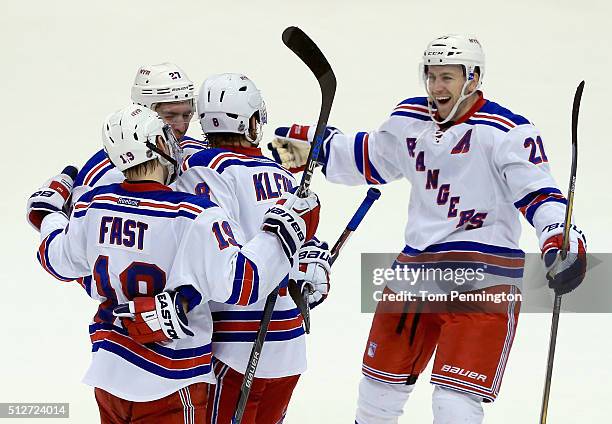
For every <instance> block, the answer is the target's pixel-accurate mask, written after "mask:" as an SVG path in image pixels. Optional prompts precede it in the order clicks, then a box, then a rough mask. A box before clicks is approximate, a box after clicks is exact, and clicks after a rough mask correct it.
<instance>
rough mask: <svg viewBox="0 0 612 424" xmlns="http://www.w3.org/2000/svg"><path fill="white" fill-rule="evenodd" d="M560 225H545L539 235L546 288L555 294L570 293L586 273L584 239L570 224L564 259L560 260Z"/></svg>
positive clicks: (561, 237)
mask: <svg viewBox="0 0 612 424" xmlns="http://www.w3.org/2000/svg"><path fill="white" fill-rule="evenodd" d="M563 227H564V224H562V223H555V224H551V225H547V226H546V227H544V229H543V230H542V234H541V235H540V249H541V250H542V260H543V261H544V265H545V266H546V269H547V270H548V273H547V275H546V278H547V279H548V286H549V287H550V288H551V289H553V290H554V291H555V293H556V294H559V295H563V294H567V293H569V292H571V291H572V290H574V289H575V288H576V287H578V286H579V285H580V283H582V280H584V275H585V273H586V263H587V259H586V237H585V236H584V234H583V233H582V231H581V230H579V229H578V227H576V226H575V225H573V224H572V227H571V228H570V232H569V236H570V242H569V248H568V252H567V256H566V257H565V259H561V255H560V252H561V250H560V249H561V246H562V244H563Z"/></svg>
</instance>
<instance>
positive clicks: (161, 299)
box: [113, 292, 193, 344]
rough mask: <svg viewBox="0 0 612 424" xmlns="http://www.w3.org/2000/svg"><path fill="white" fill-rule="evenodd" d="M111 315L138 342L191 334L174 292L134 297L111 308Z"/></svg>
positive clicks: (179, 297) (178, 299)
mask: <svg viewBox="0 0 612 424" xmlns="http://www.w3.org/2000/svg"><path fill="white" fill-rule="evenodd" d="M113 315H115V316H116V317H119V318H121V322H122V324H123V326H124V327H125V329H126V330H127V332H128V334H129V335H130V337H132V339H134V340H135V341H137V342H138V343H141V344H146V343H154V342H164V341H168V340H178V339H184V338H185V337H189V336H193V331H192V330H191V328H189V323H188V321H187V315H186V314H185V309H184V305H183V296H181V295H180V294H179V293H178V292H162V293H160V294H158V295H156V296H154V297H135V298H134V300H131V301H129V302H127V303H122V304H120V305H119V306H117V307H115V309H114V310H113Z"/></svg>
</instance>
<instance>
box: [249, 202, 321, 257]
mask: <svg viewBox="0 0 612 424" xmlns="http://www.w3.org/2000/svg"><path fill="white" fill-rule="evenodd" d="M320 207H321V205H320V203H319V198H318V197H317V195H316V194H314V193H313V192H309V194H308V196H307V197H304V198H299V197H297V196H296V195H295V194H293V193H290V192H285V193H283V195H282V196H281V198H280V199H279V200H278V202H276V204H275V205H274V206H272V207H271V208H270V209H268V211H267V212H266V213H265V215H264V219H263V223H262V225H261V229H262V230H263V231H268V232H270V233H272V234H274V235H276V237H278V240H279V241H280V242H281V245H282V247H283V251H284V252H285V255H287V259H289V262H290V263H291V264H293V256H294V255H295V254H296V253H297V251H298V250H299V249H300V248H301V247H302V245H303V244H304V242H305V241H306V240H309V239H311V238H312V237H313V235H314V233H315V232H316V231H317V226H318V225H319V210H320Z"/></svg>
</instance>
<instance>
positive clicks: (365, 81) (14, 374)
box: [0, 0, 612, 424]
mask: <svg viewBox="0 0 612 424" xmlns="http://www.w3.org/2000/svg"><path fill="white" fill-rule="evenodd" d="M611 12H612V5H610V3H609V2H607V1H603V0H601V1H596V0H583V1H580V2H576V1H568V0H562V1H557V0H546V1H526V0H516V1H512V2H506V1H487V2H477V3H469V2H459V1H455V2H450V1H435V2H415V1H408V0H402V1H399V0H398V1H378V2H372V1H362V0H352V1H347V0H343V1H324V0H314V1H308V2H306V1H303V2H296V1H276V0H275V1H263V2H248V1H233V2H230V1H223V2H212V1H198V2H195V1H192V2H187V1H178V0H177V1H173V2H168V1H163V2H162V1H158V0H149V1H134V2H126V1H116V0H106V1H104V2H84V1H75V0H64V1H59V2H47V1H20V2H10V3H6V4H4V5H3V12H2V15H1V16H0V45H1V46H2V48H1V50H0V51H1V52H2V53H1V54H2V65H1V66H0V81H1V83H2V87H1V88H0V90H1V93H2V102H1V103H0V116H1V117H2V134H3V143H2V144H3V149H2V153H3V155H2V156H3V164H2V166H1V167H0V169H1V170H2V171H1V172H2V181H3V185H2V186H3V195H2V196H1V197H0V204H1V207H0V210H1V211H2V212H1V213H2V222H3V224H2V240H3V243H1V244H0V258H2V266H1V267H0V281H1V284H0V306H1V311H2V318H3V319H2V322H3V331H2V342H1V343H0V402H70V416H71V418H70V419H69V420H65V421H62V422H71V423H90V422H96V421H97V420H98V412H97V407H96V404H95V401H94V398H93V390H92V389H91V388H89V387H87V386H85V385H83V384H82V383H80V379H81V377H82V376H83V374H84V372H85V370H86V368H87V366H88V362H89V357H90V344H89V337H88V333H87V324H88V322H89V320H90V318H91V317H92V315H93V313H94V310H95V308H96V305H95V304H94V302H93V301H91V300H90V299H89V298H87V297H86V296H85V295H84V293H83V292H82V289H81V288H80V287H78V286H74V285H72V284H70V283H60V282H58V281H55V280H53V279H52V278H51V277H50V276H48V275H47V274H45V273H44V272H43V270H42V269H41V268H40V267H39V266H38V264H37V262H36V259H35V249H36V247H37V245H38V243H37V242H38V236H37V234H36V233H35V232H34V231H33V230H32V229H31V228H30V227H29V226H28V225H27V224H26V222H25V219H24V211H25V202H26V198H27V196H29V195H30V194H31V192H32V191H33V190H34V189H36V188H37V187H39V185H40V184H41V183H42V182H43V181H44V180H46V178H48V177H49V176H51V175H53V174H55V173H56V172H58V171H59V170H60V169H62V168H63V166H64V165H66V164H68V163H73V164H75V165H78V166H82V164H83V163H84V162H85V160H86V159H88V158H89V157H90V156H91V154H93V153H94V152H95V151H97V150H98V149H99V148H100V146H101V139H100V126H101V122H102V119H104V117H105V116H106V115H107V114H108V113H109V112H111V111H113V110H116V109H118V108H120V107H123V106H124V105H126V104H128V102H129V93H130V91H129V90H130V86H131V84H132V80H133V77H134V74H135V72H136V70H137V68H138V67H139V65H141V64H145V63H149V64H150V63H159V62H163V61H171V62H175V63H177V64H178V65H179V66H181V67H182V68H183V69H184V70H186V72H187V73H188V74H189V76H190V77H191V79H192V80H194V82H195V83H196V85H197V86H199V84H200V83H201V82H202V80H203V79H204V78H205V77H206V76H208V75H210V74H213V73H219V72H242V73H245V74H247V75H249V76H250V77H251V78H252V79H253V80H254V81H255V82H256V84H257V85H258V86H259V88H260V89H261V90H262V92H263V94H264V98H265V100H266V103H267V105H268V113H269V125H268V126H267V127H266V129H265V134H266V135H267V137H266V136H264V137H265V138H266V142H267V139H269V138H270V136H271V134H272V133H273V129H274V128H275V127H276V126H280V125H283V124H289V123H291V122H301V123H308V122H313V121H315V120H316V117H317V114H318V109H319V93H318V87H317V85H316V81H315V80H314V78H313V77H312V75H311V74H310V73H309V71H308V70H307V68H306V67H305V66H304V65H303V64H302V63H301V62H299V60H298V59H297V58H296V57H295V56H294V55H293V54H292V53H291V52H290V51H289V50H288V49H286V48H285V47H284V45H283V44H282V42H281V38H280V35H281V32H282V30H283V29H284V28H285V27H286V26H289V25H298V26H300V27H301V28H302V29H304V30H305V31H306V32H307V33H308V34H310V36H311V37H312V38H313V39H314V40H315V41H316V42H317V43H318V45H319V46H320V47H321V49H322V50H323V52H324V53H325V54H326V56H327V57H328V59H329V61H330V62H331V64H332V66H333V68H334V70H335V73H336V76H337V78H338V91H337V95H336V101H335V103H334V106H333V109H332V113H331V117H330V123H331V124H333V125H335V126H337V127H339V128H341V129H342V130H343V131H345V132H352V131H355V130H362V129H363V130H368V129H374V128H376V127H377V126H378V125H379V124H380V123H382V122H383V121H384V120H385V119H386V117H387V115H388V113H389V112H390V111H391V110H392V108H393V107H394V106H395V105H396V104H397V103H398V102H399V101H401V100H403V99H405V98H407V97H413V96H421V95H423V93H424V90H423V87H422V85H421V84H420V81H419V78H418V76H417V70H418V63H419V61H420V55H421V53H422V50H423V49H424V47H425V45H426V44H427V42H428V41H430V40H431V39H433V38H434V37H436V36H438V35H441V34H444V33H452V32H466V33H471V34H475V35H477V36H478V38H479V39H480V41H481V42H482V44H483V46H484V49H485V53H486V55H487V64H486V75H485V79H484V93H485V97H487V98H489V99H492V100H494V101H497V102H498V103H501V104H502V105H504V106H506V107H508V108H510V109H511V110H513V111H514V112H516V113H519V114H522V115H524V116H526V117H527V118H528V119H530V120H531V121H533V122H534V123H535V124H536V125H537V126H538V127H539V128H540V129H541V130H542V132H543V136H544V142H545V146H546V152H547V156H548V158H549V159H550V162H551V166H552V170H553V173H554V175H555V178H556V179H557V181H558V182H559V184H560V186H561V187H562V189H563V190H565V189H566V187H567V178H568V173H569V167H570V160H571V157H570V111H571V101H572V98H573V94H574V90H575V87H576V85H577V83H578V82H579V81H580V80H582V79H584V80H586V88H585V90H584V96H583V99H582V109H581V116H580V132H579V137H580V160H579V165H578V178H577V187H576V203H575V214H576V217H577V222H578V224H579V225H580V226H581V227H582V229H583V230H584V231H585V232H586V234H587V236H588V240H589V250H590V251H591V252H610V251H611V248H612V230H611V228H612V226H611V224H612V222H611V221H612V218H611V214H610V210H611V208H612V194H611V193H610V190H609V189H607V188H606V187H608V180H609V178H610V169H611V166H610V158H611V157H612V146H611V143H612V140H610V135H609V134H608V132H609V123H610V99H611V97H612V96H611V95H612V91H611V89H610V88H611V86H612V85H611V84H610V79H611V77H610V70H611V69H612V60H611V56H612V52H611V50H610V45H612V36H611V35H610V34H611V33H610V23H609V16H610V14H611ZM606 99H607V100H606ZM198 130H199V128H198V124H197V122H196V123H194V124H193V126H192V128H191V131H190V133H191V134H194V135H196V136H197V135H199V131H198ZM313 188H314V189H315V190H316V192H317V193H318V194H319V196H320V197H321V200H322V204H323V210H322V220H321V225H320V227H319V228H320V230H319V232H320V234H321V235H322V236H323V237H324V238H327V239H328V240H330V241H331V240H335V238H336V237H337V236H338V235H339V234H340V232H341V231H342V229H343V228H344V226H345V225H346V222H347V221H348V219H349V217H350V215H351V214H352V212H353V210H354V207H355V206H356V205H357V203H358V202H360V201H361V198H362V196H363V195H364V194H365V192H366V190H367V188H366V187H343V186H336V185H332V184H330V183H327V182H325V181H324V180H323V178H321V176H320V175H318V174H317V176H316V178H315V180H314V182H313ZM475 189H477V185H475ZM409 190H410V187H409V184H408V183H406V182H396V183H393V184H391V185H389V186H388V187H383V196H382V198H381V200H380V201H379V202H378V203H377V204H375V206H374V208H373V210H372V212H371V213H370V215H369V216H367V217H366V220H365V221H364V224H363V227H362V228H361V229H360V230H359V231H358V232H357V233H356V234H355V235H354V237H353V238H352V239H351V241H350V242H349V244H348V247H347V249H346V250H345V251H344V252H343V253H342V256H341V257H340V259H339V260H338V262H337V263H336V265H335V266H334V268H335V269H334V272H333V281H332V284H333V286H332V293H331V295H330V298H329V299H328V300H327V302H326V303H324V304H323V305H322V306H321V307H319V308H318V309H317V310H315V311H314V313H313V323H312V326H313V330H312V334H311V335H310V336H309V338H308V345H309V352H308V356H309V370H308V371H307V373H306V374H304V375H303V377H302V379H301V380H300V383H299V385H298V387H297V389H296V391H295V393H294V396H293V401H292V403H291V405H290V408H289V412H288V416H287V419H286V422H288V423H298V424H302V423H303V424H311V423H312V424H314V423H319V424H320V423H326V424H327V423H351V422H353V421H352V420H353V414H354V407H355V400H356V394H357V384H358V381H359V379H360V375H361V374H360V363H361V355H362V352H363V347H364V343H365V339H366V337H367V332H368V330H369V324H370V320H371V316H370V315H367V314H361V313H360V311H359V308H360V303H359V296H360V291H359V284H360V282H359V261H360V256H359V255H360V252H395V251H399V250H401V249H402V248H403V246H404V242H403V228H404V224H405V221H406V209H407V200H408V193H409ZM524 226H525V231H524V233H523V238H522V241H521V246H522V248H523V249H524V250H525V251H528V252H536V251H537V240H536V238H535V235H534V231H533V229H532V228H531V227H529V225H528V224H526V223H525V225H524ZM611 301H612V300H611ZM549 326H550V315H549V314H524V315H522V316H521V318H520V320H519V326H518V334H517V336H516V339H515V342H514V348H513V351H512V353H511V355H510V360H509V363H508V366H507V370H506V375H505V379H504V384H503V386H502V390H501V393H500V397H499V398H498V400H497V401H496V402H495V404H494V405H487V406H485V410H486V418H485V422H486V423H489V424H490V423H513V424H515V423H521V424H522V423H535V422H537V420H538V417H539V410H540V399H541V394H542V393H541V392H542V386H543V378H544V368H545V363H546V352H547V346H548V335H549ZM611 327H612V316H611V315H609V314H608V315H597V314H581V315H577V314H564V315H562V317H561V326H560V330H559V337H558V345H557V357H556V363H555V374H554V378H553V386H552V396H551V403H550V414H549V423H550V424H560V423H565V424H572V423H604V422H610V417H611V416H612V404H611V403H610V395H611V391H610V388H609V381H610V380H612V371H611V370H610V367H608V365H607V364H609V363H610V360H611V359H612V355H611V353H610V352H611V351H612V341H611V340H612V339H611V338H610V328H611ZM431 391H432V387H431V386H430V385H429V383H428V376H427V375H424V376H423V377H422V378H421V379H420V380H419V382H418V383H417V389H416V390H415V392H414V394H413V396H412V398H411V399H410V402H409V403H408V405H407V407H406V408H405V414H404V417H403V418H402V419H401V420H400V422H401V423H406V424H407V423H429V422H431V419H432V418H431V416H432V414H431V406H430V396H431ZM26 421H27V420H19V421H17V420H16V421H15V422H19V423H24V422H26ZM5 422H6V423H8V422H10V420H3V419H0V423H5ZM36 422H38V421H36Z"/></svg>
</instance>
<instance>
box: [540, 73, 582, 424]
mask: <svg viewBox="0 0 612 424" xmlns="http://www.w3.org/2000/svg"><path fill="white" fill-rule="evenodd" d="M582 90H584V81H582V82H581V83H580V84H578V87H577V88H576V94H575V95H574V104H573V107H572V168H571V171H570V182H569V188H568V190H567V207H566V208H565V222H564V227H563V244H562V245H561V252H560V256H561V259H565V258H566V257H567V251H568V249H569V242H570V235H569V232H570V227H571V225H572V210H573V208H574V190H575V188H576V169H577V167H578V112H579V111H580V99H581V98H582ZM561 296H562V295H560V294H556V293H555V304H554V306H553V315H552V324H551V326H550V342H549V345H548V363H547V365H546V380H545V381H544V395H543V396H542V411H541V414H540V424H546V419H547V418H548V401H549V400H550V385H551V381H552V372H553V365H554V361H555V347H556V345H557V330H558V328H559V315H560V313H561Z"/></svg>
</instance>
